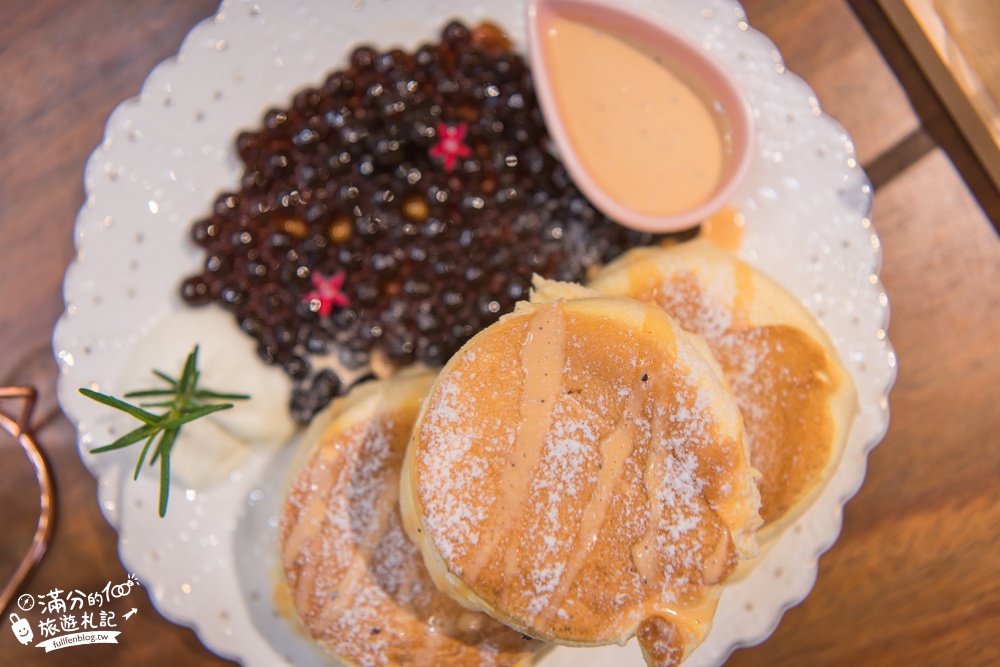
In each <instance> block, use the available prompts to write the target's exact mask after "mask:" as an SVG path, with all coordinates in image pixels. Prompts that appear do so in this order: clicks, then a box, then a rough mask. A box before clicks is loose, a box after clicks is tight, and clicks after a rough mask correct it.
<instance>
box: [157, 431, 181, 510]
mask: <svg viewBox="0 0 1000 667" xmlns="http://www.w3.org/2000/svg"><path fill="white" fill-rule="evenodd" d="M177 431H178V429H176V428H168V429H166V430H165V431H163V436H162V437H161V438H160V447H159V452H160V507H159V512H160V518H161V519H162V518H163V517H164V516H166V515H167V501H168V500H169V499H170V450H171V449H173V446H174V441H176V440H177Z"/></svg>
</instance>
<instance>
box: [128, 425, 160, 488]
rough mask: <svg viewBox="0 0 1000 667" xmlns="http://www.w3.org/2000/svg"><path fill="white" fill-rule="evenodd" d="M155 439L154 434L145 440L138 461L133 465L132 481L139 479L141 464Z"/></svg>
mask: <svg viewBox="0 0 1000 667" xmlns="http://www.w3.org/2000/svg"><path fill="white" fill-rule="evenodd" d="M155 439H156V433H154V434H153V435H151V436H149V437H148V438H147V439H146V444H145V445H143V446H142V452H141V453H140V454H139V460H138V461H137V462H136V464H135V472H134V473H133V474H132V481H133V482H134V481H135V480H137V479H139V471H140V470H142V464H143V462H144V461H145V460H146V453H147V452H149V446H150V445H152V444H153V440H155Z"/></svg>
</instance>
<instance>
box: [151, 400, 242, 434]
mask: <svg viewBox="0 0 1000 667" xmlns="http://www.w3.org/2000/svg"><path fill="white" fill-rule="evenodd" d="M231 407H233V404H232V403H219V404H217V405H203V406H202V407H200V408H195V409H194V410H190V409H189V410H187V411H185V412H183V413H182V414H181V415H180V416H179V417H175V418H173V419H168V420H167V421H165V422H162V423H161V424H160V428H163V429H168V428H177V427H178V426H182V425H184V424H187V423H188V422H191V421H194V420H195V419H201V418H202V417H204V416H205V415H210V414H212V413H213V412H218V411H219V410H228V409H229V408H231Z"/></svg>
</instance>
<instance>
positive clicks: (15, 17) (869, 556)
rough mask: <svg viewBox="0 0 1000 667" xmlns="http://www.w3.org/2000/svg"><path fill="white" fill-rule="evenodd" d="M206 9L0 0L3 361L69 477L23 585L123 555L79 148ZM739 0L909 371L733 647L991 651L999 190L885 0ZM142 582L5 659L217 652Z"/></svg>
mask: <svg viewBox="0 0 1000 667" xmlns="http://www.w3.org/2000/svg"><path fill="white" fill-rule="evenodd" d="M214 10H215V0H173V1H172V2H157V3H154V2H143V3H138V2H127V1H126V0H92V1H91V2H71V1H70V0H38V1H37V2H33V3H19V2H18V3H15V2H6V3H3V4H0V81H2V82H3V86H4V92H3V93H2V96H0V119H2V121H3V127H2V129H0V350H2V354H0V384H11V383H21V384H24V383H27V384H32V385H34V386H36V387H38V388H39V390H40V392H41V404H40V406H39V410H38V411H37V412H36V419H35V421H34V428H35V432H36V434H37V437H38V439H39V440H40V441H42V443H43V444H44V447H45V450H46V451H47V453H48V456H49V458H50V460H51V462H52V464H53V467H54V470H55V477H56V481H57V485H58V490H59V504H58V511H59V523H58V528H57V530H56V533H55V539H54V541H53V543H52V546H51V549H50V553H49V555H48V556H47V558H46V559H45V561H44V562H43V564H42V565H41V567H40V568H39V569H38V570H37V572H36V574H35V575H34V577H33V579H32V580H31V582H30V585H29V589H30V590H31V591H35V592H41V591H49V590H51V589H52V588H56V587H57V588H59V589H62V590H65V591H67V592H68V591H71V590H82V591H93V590H99V589H100V588H102V587H103V586H104V584H105V583H106V582H109V581H110V582H113V583H118V582H121V581H124V579H125V576H126V573H125V572H124V571H123V569H122V567H121V565H120V564H119V562H118V558H117V552H116V537H117V536H116V534H115V532H114V531H113V530H112V529H111V528H110V527H109V526H108V524H107V523H106V522H105V521H104V519H103V517H102V516H101V514H100V512H99V510H98V507H97V501H96V498H95V482H94V480H93V479H92V478H91V476H90V475H89V474H88V473H87V471H86V470H85V469H84V468H83V466H82V465H81V463H80V460H79V459H78V457H77V453H76V442H75V439H74V432H73V427H72V426H71V425H70V424H69V422H68V421H67V420H66V419H65V418H64V417H63V416H62V415H61V413H60V412H59V411H58V408H57V406H56V403H55V400H54V395H53V394H54V382H55V377H56V367H55V364H54V363H53V361H52V358H51V353H50V347H49V337H50V332H51V330H52V326H53V324H54V322H55V320H56V318H57V316H58V315H59V313H60V312H61V310H62V307H63V303H62V299H61V292H60V289H61V283H62V277H63V271H64V269H65V267H66V265H67V263H68V262H69V261H70V259H71V257H72V255H73V246H72V225H73V220H74V217H75V215H76V212H77V210H78V209H79V207H80V206H81V205H82V204H83V202H84V191H83V186H82V178H81V175H82V172H83V168H84V163H85V161H86V159H87V156H88V155H89V154H90V152H91V150H92V149H93V147H94V146H95V145H96V144H97V143H98V142H99V141H100V140H101V137H102V133H103V130H104V124H105V121H106V119H107V117H108V114H109V113H110V112H111V110H112V108H113V107H114V106H115V105H116V104H117V103H118V102H120V101H121V100H123V99H125V98H127V97H129V96H132V95H135V94H136V93H138V91H139V88H140V85H141V84H142V81H143V79H144V78H145V76H146V74H147V73H148V72H149V70H150V69H151V68H152V67H153V66H155V65H156V64H157V63H159V62H160V61H161V60H163V59H165V58H168V57H170V56H171V55H173V54H174V53H175V52H176V51H177V49H178V46H179V44H180V42H181V40H182V39H183V37H184V35H185V34H186V33H187V31H188V30H189V29H190V28H191V27H192V26H193V25H194V24H195V23H196V22H197V21H199V20H201V19H203V18H205V17H207V16H210V15H211V14H213V13H214ZM747 10H748V13H749V15H750V20H751V24H752V25H754V26H755V27H757V28H759V29H761V30H763V31H764V32H765V33H766V34H767V35H769V36H770V37H771V39H773V40H774V42H775V43H776V44H777V46H778V48H779V49H780V50H781V52H782V53H783V54H784V57H785V60H786V63H787V65H788V67H789V69H791V70H792V71H794V72H796V73H798V74H799V75H801V76H803V77H804V78H805V80H806V81H807V82H808V83H809V84H811V85H812V86H813V88H814V89H815V91H816V94H817V96H818V98H819V100H820V102H821V104H822V105H823V107H824V108H825V110H826V111H827V112H829V113H830V114H831V115H832V116H833V117H835V118H836V119H837V120H839V121H840V122H841V123H842V124H843V125H844V126H845V127H846V129H847V131H848V132H849V133H850V134H851V135H852V136H853V138H854V140H855V142H856V145H857V150H858V154H859V157H860V161H861V163H862V164H863V165H864V166H865V168H866V169H867V170H868V173H869V175H870V177H871V179H872V181H873V183H874V185H875V189H876V197H875V205H874V211H873V213H872V219H873V220H874V224H875V226H876V228H877V230H878V232H879V234H880V236H881V239H882V244H883V248H884V252H885V262H884V266H883V269H882V277H883V279H884V282H885V285H886V287H887V289H888V292H889V296H890V299H891V303H892V315H893V317H892V324H891V328H890V330H889V333H890V337H891V339H892V342H893V344H894V345H895V347H896V350H897V353H898V358H899V379H898V381H897V383H896V386H895V390H894V391H893V393H892V396H891V406H892V422H891V426H890V429H889V433H888V435H887V437H886V438H885V440H884V442H883V443H882V444H881V445H880V446H879V447H878V448H877V449H876V450H875V451H874V452H873V453H872V455H871V458H870V461H869V470H868V478H867V481H866V483H865V486H864V488H862V490H861V492H860V493H859V494H858V496H857V497H856V498H855V499H854V500H853V501H851V502H850V503H849V504H848V506H847V508H846V512H845V517H844V529H843V533H842V535H841V537H840V540H839V541H838V542H837V544H836V546H835V547H834V548H833V549H832V550H831V551H830V552H829V553H828V554H826V555H825V556H824V557H823V558H822V560H821V562H820V569H819V578H818V581H817V583H816V587H815V589H814V590H813V592H812V594H811V595H810V596H809V597H808V599H807V600H806V601H805V602H804V603H802V604H801V605H799V606H798V607H796V608H794V609H792V610H790V611H789V612H788V613H787V614H786V615H785V617H784V619H783V620H782V622H781V625H780V627H779V628H778V630H777V631H776V632H775V634H774V635H773V636H772V637H771V638H770V639H769V640H768V641H767V642H765V643H764V644H763V645H761V646H758V647H755V648H751V649H746V650H741V651H738V652H737V653H736V654H735V655H734V656H733V657H732V659H731V660H730V664H732V665H739V666H748V665H834V664H836V665H857V664H862V665H903V664H908V665H996V664H1000V400H998V399H1000V316H998V315H997V313H998V312H1000V242H998V238H997V231H996V228H995V226H994V225H995V224H996V223H997V221H998V220H1000V198H998V195H997V192H996V191H995V190H994V189H993V187H992V185H991V184H990V182H989V181H988V179H987V178H986V176H985V174H984V172H983V171H982V170H981V169H980V168H979V166H978V165H977V163H976V162H975V159H974V158H973V157H972V154H971V152H970V151H969V150H968V147H967V146H965V145H964V143H963V141H962V139H961V138H960V136H959V135H958V134H957V131H956V129H955V126H954V125H953V124H952V122H951V121H950V119H949V118H948V117H947V116H946V115H945V113H944V112H943V111H942V106H941V105H940V104H939V102H938V100H937V99H936V98H935V97H934V95H933V93H932V92H931V91H930V89H929V87H928V86H927V84H926V82H925V81H924V79H923V77H922V75H921V74H920V72H919V71H918V70H917V69H916V67H915V65H914V64H913V62H912V61H911V59H910V58H909V56H908V54H907V52H906V50H905V49H904V48H903V46H902V45H901V43H900V42H899V41H898V39H897V37H896V35H895V34H894V32H893V31H892V29H891V27H890V26H889V24H888V23H887V22H886V20H885V18H884V16H883V15H882V14H881V13H880V11H879V10H878V9H877V6H876V5H875V4H874V2H872V1H871V0H851V1H850V2H845V0H750V1H749V2H747ZM991 220H992V223H993V224H991ZM0 447H2V451H3V465H2V466H0V508H2V510H0V512H2V516H3V519H2V524H0V525H2V538H0V567H2V568H3V570H2V572H3V574H2V575H0V576H3V577H6V576H7V572H9V571H11V570H12V569H13V567H14V563H15V562H16V560H17V558H18V557H19V553H20V551H21V550H22V549H23V548H24V546H26V545H27V543H28V541H29V539H30V535H31V532H32V531H33V528H34V521H35V509H34V508H35V502H36V501H35V493H36V491H35V486H34V480H33V477H32V473H31V470H30V468H29V467H28V466H27V464H26V463H24V464H22V463H21V462H20V460H19V457H18V456H17V455H16V453H14V451H13V446H12V443H10V442H9V439H5V440H4V441H3V443H2V445H0ZM129 601H130V604H132V605H133V606H136V607H137V608H138V613H137V615H136V617H135V618H134V619H132V620H130V621H129V626H128V632H127V633H125V634H123V635H122V642H121V644H120V645H118V646H105V645H99V646H90V647H79V648H74V649H73V650H69V651H58V652H55V653H51V654H45V653H43V652H41V651H35V650H31V651H29V650H27V649H25V648H24V647H22V646H20V645H19V644H17V643H16V642H15V640H14V639H13V638H12V637H11V635H10V633H8V631H7V630H2V631H0V663H2V664H18V665H35V664H37V665H46V666H48V665H71V664H91V663H92V664H121V665H134V664H136V665H137V664H142V665H175V664H184V665H210V664H211V665H215V664H221V663H223V662H225V661H223V660H221V659H219V658H217V657H215V656H213V655H212V654H211V653H209V652H208V651H207V650H206V649H205V648H203V647H202V646H201V644H200V643H199V642H198V639H197V638H196V636H195V635H194V634H193V633H192V632H191V631H190V630H187V629H184V628H181V627H178V626H175V625H172V624H171V623H169V622H167V621H165V620H163V619H162V618H161V617H160V616H159V615H158V614H157V613H156V611H155V610H154V609H153V608H152V607H151V605H150V604H149V602H148V600H147V598H146V597H145V591H144V590H141V589H140V590H139V591H138V592H137V593H134V594H132V595H131V596H130V597H129ZM15 611H16V610H15ZM4 623H5V624H6V623H7V621H6V620H4Z"/></svg>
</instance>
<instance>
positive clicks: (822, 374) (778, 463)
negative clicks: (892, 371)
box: [589, 240, 857, 545]
mask: <svg viewBox="0 0 1000 667" xmlns="http://www.w3.org/2000/svg"><path fill="white" fill-rule="evenodd" d="M589 287H591V288H593V289H596V290H598V291H600V292H603V293H605V294H611V295H617V296H627V297H632V298H636V299H639V300H641V301H647V302H650V303H653V304H656V305H657V306H659V307H660V308H662V309H663V310H664V311H665V312H667V313H669V314H670V316H671V317H673V318H674V319H675V320H676V321H677V323H678V324H680V326H681V327H683V328H684V329H685V330H686V331H689V332H694V333H695V334H697V335H698V336H700V337H701V338H702V339H703V340H704V341H705V343H706V344H707V345H708V347H709V349H710V350H711V352H712V354H713V355H714V356H715V359H716V360H717V361H718V363H719V365H720V366H721V368H722V372H723V375H724V378H725V380H726V382H727V383H728V385H729V387H730V388H731V390H732V392H733V394H734V396H735V397H736V402H737V403H738V404H739V407H740V411H741V412H742V414H743V419H744V422H745V424H746V430H747V444H748V446H749V449H750V461H751V463H752V464H753V466H754V467H755V468H757V469H758V470H759V471H760V472H761V478H760V480H758V486H759V488H760V495H761V510H760V513H761V516H762V517H763V519H764V527H763V528H762V529H761V530H760V532H759V534H758V540H759V541H760V542H761V544H762V545H764V544H765V543H767V542H768V541H770V540H771V539H773V537H775V536H776V535H778V534H779V532H780V531H781V529H782V528H784V527H785V526H787V525H788V524H789V523H790V522H791V521H793V520H794V519H796V518H797V517H798V516H800V515H801V513H802V512H803V511H804V510H805V509H806V508H808V506H809V504H810V503H811V502H812V500H813V499H815V497H816V496H817V495H818V494H819V493H820V491H822V489H823V486H824V485H825V483H826V481H827V480H828V479H829V477H830V475H831V474H832V473H833V470H834V469H835V468H836V465H837V462H838V461H839V460H840V455H841V452H842V451H843V448H844V445H845V443H846V441H847V437H848V434H849V432H850V427H851V423H852V421H853V419H854V415H855V413H856V410H857V396H856V393H855V388H854V384H853V382H852V380H851V377H850V375H849V374H848V373H847V371H846V370H845V369H844V367H843V365H842V363H841V361H840V358H839V356H838V354H837V351H836V349H835V347H834V345H833V343H832V342H831V340H830V337H829V336H828V335H827V333H826V332H825V331H824V330H823V328H822V327H821V326H820V324H819V322H818V321H817V320H816V318H815V317H814V316H813V315H812V313H810V312H809V311H808V310H807V309H806V308H805V307H804V306H803V305H802V304H801V303H800V302H799V300H798V299H797V298H795V296H794V295H792V294H791V293H790V292H788V291H787V290H786V289H784V288H783V287H781V286H780V285H778V284H777V283H776V282H775V281H774V280H772V279H771V278H769V277H768V276H766V275H764V274H763V273H762V272H760V271H758V270H756V269H754V268H753V267H751V266H750V265H749V264H747V263H746V262H743V261H741V260H740V259H738V258H737V257H735V256H734V255H733V254H731V253H729V252H726V251H724V250H721V249H719V248H717V247H716V246H714V245H712V244H711V243H710V242H708V241H706V240H696V241H692V242H689V243H682V244H677V245H674V246H669V247H662V248H653V247H651V248H641V249H636V250H633V251H630V252H628V253H626V254H625V255H623V256H622V257H621V258H619V259H618V260H616V261H615V262H612V263H611V264H609V265H608V266H606V267H604V268H603V269H602V270H601V271H600V272H598V273H597V275H596V276H595V277H594V278H593V280H592V281H591V282H590V283H589Z"/></svg>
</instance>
